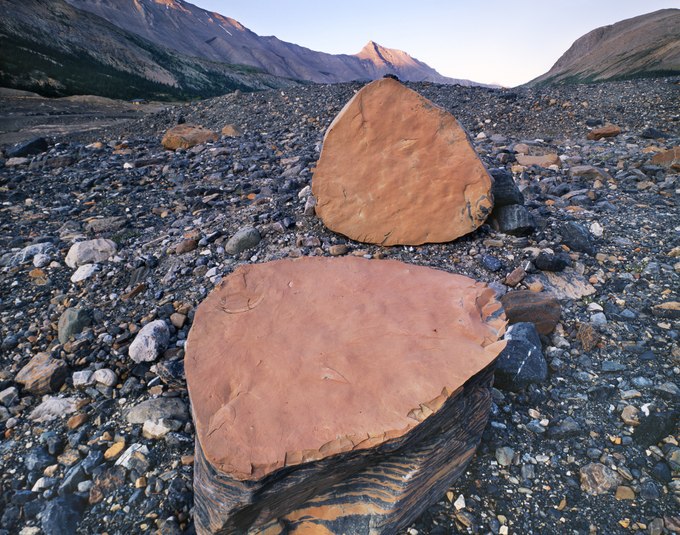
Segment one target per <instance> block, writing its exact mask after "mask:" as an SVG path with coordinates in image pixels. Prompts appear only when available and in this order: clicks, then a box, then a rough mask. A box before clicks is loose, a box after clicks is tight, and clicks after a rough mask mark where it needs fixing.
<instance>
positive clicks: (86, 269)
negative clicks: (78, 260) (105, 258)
mask: <svg viewBox="0 0 680 535" xmlns="http://www.w3.org/2000/svg"><path fill="white" fill-rule="evenodd" d="M97 271H99V266H98V265H97V264H83V265H82V266H80V267H79V268H78V269H76V270H75V272H74V273H73V275H71V282H82V281H84V280H86V279H89V278H90V277H91V276H92V275H94V274H95V273H96V272H97Z"/></svg>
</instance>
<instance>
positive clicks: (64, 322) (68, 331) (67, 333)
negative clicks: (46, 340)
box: [58, 308, 92, 344]
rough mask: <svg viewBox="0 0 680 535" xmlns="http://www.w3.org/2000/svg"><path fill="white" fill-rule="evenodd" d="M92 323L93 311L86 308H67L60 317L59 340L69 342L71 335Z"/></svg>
mask: <svg viewBox="0 0 680 535" xmlns="http://www.w3.org/2000/svg"><path fill="white" fill-rule="evenodd" d="M90 325H92V312H91V311H90V310H88V309H86V308H67V309H66V310H64V312H63V314H62V315H61V317H60V318H59V325H58V328H59V334H58V336H59V341H60V342H61V343H62V344H65V343H66V342H68V340H69V338H71V336H75V335H77V334H78V333H80V332H82V331H83V329H85V327H89V326H90Z"/></svg>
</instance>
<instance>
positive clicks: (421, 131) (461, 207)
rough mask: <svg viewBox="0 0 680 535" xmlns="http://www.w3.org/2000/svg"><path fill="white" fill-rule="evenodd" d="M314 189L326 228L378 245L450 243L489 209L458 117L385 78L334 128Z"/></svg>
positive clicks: (483, 180) (484, 178)
mask: <svg viewBox="0 0 680 535" xmlns="http://www.w3.org/2000/svg"><path fill="white" fill-rule="evenodd" d="M312 191H313V193H314V196H315V198H316V200H317V206H316V213H317V215H318V216H319V217H320V218H321V219H322V220H323V222H324V224H325V225H326V226H327V227H328V228H330V229H331V230H333V231H335V232H339V233H341V234H344V235H346V236H348V237H350V238H352V239H355V240H358V241H363V242H368V243H378V244H382V245H395V244H411V245H417V244H421V243H426V242H446V241H450V240H453V239H455V238H458V237H459V236H463V235H464V234H468V233H469V232H472V231H473V230H475V229H476V228H477V227H479V226H480V225H481V224H482V223H483V222H484V221H485V219H486V218H487V216H488V214H489V213H490V211H491V208H492V204H493V202H492V199H491V179H490V177H489V174H488V173H487V171H486V169H485V168H484V165H483V164H482V162H481V161H480V159H479V157H478V156H477V155H476V153H475V151H474V149H473V148H472V146H471V144H470V142H469V141H468V139H467V136H466V134H465V131H464V130H463V129H462V128H461V126H460V125H459V124H458V122H457V121H456V119H455V118H454V117H453V116H452V115H450V114H449V113H447V112H446V111H444V110H443V109H441V108H439V107H437V106H436V105H434V104H433V103H432V102H430V101H428V100H427V99H425V98H424V97H422V96H420V95H419V94H417V93H416V92H414V91H411V90H410V89H408V88H406V87H405V86H403V85H401V84H400V83H399V82H397V81H395V80H393V79H390V78H384V79H382V80H377V81H375V82H372V83H370V84H368V85H367V86H365V87H364V88H363V89H362V90H361V91H359V92H358V93H357V94H356V95H355V96H354V98H352V100H350V101H349V102H348V103H347V104H346V105H345V107H344V108H343V109H342V111H341V112H340V113H339V114H338V116H337V117H336V118H335V120H334V121H333V122H332V123H331V125H330V127H329V128H328V131H327V132H326V136H325V138H324V143H323V149H322V151H321V157H320V158H319V161H318V163H317V167H316V170H315V172H314V177H313V179H312Z"/></svg>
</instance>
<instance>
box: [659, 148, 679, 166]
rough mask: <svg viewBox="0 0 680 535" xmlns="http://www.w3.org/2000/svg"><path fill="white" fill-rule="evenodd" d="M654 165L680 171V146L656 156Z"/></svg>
mask: <svg viewBox="0 0 680 535" xmlns="http://www.w3.org/2000/svg"><path fill="white" fill-rule="evenodd" d="M652 163H653V164H654V165H663V166H664V167H668V168H670V169H673V170H674V171H680V146H677V147H673V148H672V149H669V150H665V151H663V152H659V153H658V154H655V155H654V157H653V158H652Z"/></svg>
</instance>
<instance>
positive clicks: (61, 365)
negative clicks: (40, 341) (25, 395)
mask: <svg viewBox="0 0 680 535" xmlns="http://www.w3.org/2000/svg"><path fill="white" fill-rule="evenodd" d="M67 374H68V366H66V363H65V362H64V361H63V360H58V359H54V358H52V357H51V356H50V354H49V353H38V354H37V355H36V356H35V357H33V358H32V359H31V360H30V361H29V362H28V364H26V366H24V367H23V368H21V370H19V373H17V375H16V377H15V379H14V380H15V381H16V382H17V383H19V384H21V385H23V387H24V389H25V390H27V391H28V392H31V393H33V394H38V395H42V394H49V393H50V392H56V391H57V390H59V388H60V387H61V385H63V384H64V381H65V380H66V376H67Z"/></svg>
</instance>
